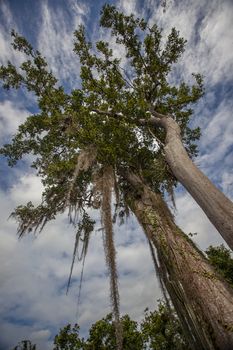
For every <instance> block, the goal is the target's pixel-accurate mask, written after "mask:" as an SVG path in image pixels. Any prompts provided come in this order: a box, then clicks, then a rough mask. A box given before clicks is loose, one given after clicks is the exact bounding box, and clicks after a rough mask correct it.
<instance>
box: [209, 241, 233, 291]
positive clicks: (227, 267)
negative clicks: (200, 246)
mask: <svg viewBox="0 0 233 350" xmlns="http://www.w3.org/2000/svg"><path fill="white" fill-rule="evenodd" d="M206 254H207V256H208V259H209V261H210V263H211V265H213V266H214V267H215V268H216V270H217V271H218V272H219V273H220V274H221V275H222V276H223V277H224V278H225V279H226V280H227V281H228V282H229V283H230V284H231V285H232V286H233V259H232V257H231V251H230V250H229V249H227V248H225V247H224V245H223V244H221V245H220V246H218V247H213V246H210V247H209V248H208V249H207V250H206Z"/></svg>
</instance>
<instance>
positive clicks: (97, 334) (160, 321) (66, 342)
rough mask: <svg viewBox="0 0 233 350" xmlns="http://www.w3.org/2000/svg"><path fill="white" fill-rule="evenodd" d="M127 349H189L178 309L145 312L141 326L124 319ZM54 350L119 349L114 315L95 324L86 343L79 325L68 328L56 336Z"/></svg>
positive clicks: (124, 341)
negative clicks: (178, 316) (176, 311)
mask: <svg viewBox="0 0 233 350" xmlns="http://www.w3.org/2000/svg"><path fill="white" fill-rule="evenodd" d="M121 325H122V329H123V349H124V350H143V349H150V350H165V349H166V350H169V349H171V350H188V349H189V348H188V345H187V343H186V342H185V340H184V337H183V334H182V331H181V328H180V324H179V321H178V319H177V316H176V314H175V312H174V310H172V309H171V310H170V309H169V308H168V307H167V306H166V305H165V304H164V302H160V303H159V305H158V310H155V311H153V312H148V310H146V311H145V316H144V319H143V320H142V322H141V324H140V325H139V324H138V323H137V322H135V321H133V320H131V318H130V317H129V316H128V315H125V316H123V317H122V318H121ZM54 344H55V345H56V346H55V347H54V350H60V349H61V350H73V349H74V350H76V349H82V350H97V349H98V350H115V349H116V337H115V327H114V321H113V319H112V315H111V314H109V315H107V316H106V317H104V318H103V319H101V320H99V321H97V322H96V323H94V324H93V325H92V326H91V328H90V330H89V336H88V337H87V339H86V340H84V339H80V337H79V326H78V325H75V326H74V327H73V328H72V327H71V325H68V326H66V327H64V328H63V329H61V330H60V333H59V334H58V335H57V336H56V337H55V340H54Z"/></svg>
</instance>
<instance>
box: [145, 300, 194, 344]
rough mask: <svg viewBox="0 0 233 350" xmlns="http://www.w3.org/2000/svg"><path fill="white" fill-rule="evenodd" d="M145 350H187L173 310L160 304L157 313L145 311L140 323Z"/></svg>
mask: <svg viewBox="0 0 233 350" xmlns="http://www.w3.org/2000/svg"><path fill="white" fill-rule="evenodd" d="M141 332H142V335H143V339H144V343H145V344H146V349H153V350H163V349H164V350H165V349H166V350H169V349H170V350H173V349H174V350H175V349H176V350H188V349H189V347H188V344H187V343H186V341H185V339H184V336H183V333H182V329H181V326H180V323H179V321H178V318H177V315H176V314H175V312H174V311H173V310H169V308H168V307H167V306H166V305H165V303H163V302H160V303H159V305H158V311H154V312H149V311H148V310H146V311H145V318H144V320H143V321H142V323H141Z"/></svg>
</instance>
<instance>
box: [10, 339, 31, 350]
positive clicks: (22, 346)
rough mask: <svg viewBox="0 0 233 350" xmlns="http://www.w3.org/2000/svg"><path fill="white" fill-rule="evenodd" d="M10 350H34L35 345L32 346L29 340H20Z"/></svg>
mask: <svg viewBox="0 0 233 350" xmlns="http://www.w3.org/2000/svg"><path fill="white" fill-rule="evenodd" d="M12 350H36V344H32V342H31V341H30V340H22V341H21V342H20V343H18V345H16V346H15V347H14V348H13V349H12Z"/></svg>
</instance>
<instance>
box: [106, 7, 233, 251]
mask: <svg viewBox="0 0 233 350" xmlns="http://www.w3.org/2000/svg"><path fill="white" fill-rule="evenodd" d="M101 24H102V25H103V26H104V27H106V28H111V29H112V34H113V35H114V36H115V37H116V41H117V42H118V43H122V44H124V46H125V49H126V57H128V58H129V59H130V63H131V67H132V68H133V70H134V73H135V77H134V78H133V79H132V85H133V88H134V90H136V91H137V92H136V95H137V94H138V98H139V99H140V98H143V99H144V106H143V107H144V108H145V107H146V108H147V109H148V110H149V111H150V112H151V115H150V117H148V118H146V119H144V120H141V124H143V125H151V126H152V127H153V133H154V134H155V137H156V139H157V140H159V141H160V146H161V145H162V146H163V147H162V148H163V151H164V154H163V155H164V159H165V161H166V162H167V164H168V165H169V167H170V171H171V172H172V174H173V175H174V177H175V178H176V179H177V180H178V181H179V182H180V183H181V184H182V185H183V186H184V187H185V188H186V189H187V191H188V192H189V193H190V194H191V196H192V197H193V198H194V199H195V200H196V202H197V203H198V204H199V206H200V207H201V208H202V209H203V211H204V213H205V214H206V215H207V217H208V218H209V219H210V221H211V222H212V224H213V225H214V226H215V227H216V229H217V230H218V231H219V233H220V234H221V235H222V237H223V239H224V240H225V241H226V242H227V244H228V245H229V247H230V248H231V249H233V203H232V202H231V201H230V200H229V199H228V198H227V197H226V196H225V195H224V194H223V193H222V192H221V191H220V190H219V189H218V188H216V186H215V185H214V184H213V183H212V182H211V181H210V180H209V179H208V178H207V177H206V176H205V175H204V174H203V173H202V172H201V171H200V169H198V168H197V167H196V165H195V164H194V163H193V162H192V160H191V159H190V155H193V154H195V150H194V149H193V145H190V143H191V141H194V140H195V139H197V138H198V137H199V132H200V130H199V129H198V128H197V129H195V130H192V131H191V130H190V129H189V128H188V127H187V124H188V121H189V118H190V116H191V114H192V110H190V109H188V108H187V106H188V105H190V103H193V102H196V101H197V100H198V99H199V98H200V97H201V95H202V93H203V89H202V79H201V77H200V76H199V75H196V76H195V78H196V81H197V86H193V87H192V89H190V87H188V86H187V85H186V84H185V83H184V82H182V83H181V84H180V86H179V88H177V87H175V86H171V85H169V84H168V80H167V76H168V73H169V72H170V70H171V66H172V64H173V63H175V62H176V61H177V60H178V58H179V57H180V54H181V53H182V52H183V50H184V45H185V41H184V40H183V39H182V38H179V35H178V32H177V31H176V30H175V29H174V28H173V30H172V32H171V34H170V35H169V37H168V41H167V43H166V45H165V47H164V48H162V45H161V41H160V40H161V30H159V28H158V27H157V26H153V27H152V28H148V26H147V24H146V23H145V22H143V21H141V22H140V21H138V22H137V20H135V19H134V18H133V17H132V16H124V15H123V14H122V13H119V12H117V11H116V9H115V8H114V7H113V6H109V5H106V6H105V8H104V10H103V13H102V18H101ZM139 28H140V29H141V30H142V32H143V31H145V30H148V32H149V33H148V34H147V35H146V36H144V42H143V45H142V42H141V36H140V35H138V34H137V33H138V29H139ZM141 35H143V34H141ZM140 107H141V106H140ZM144 108H141V109H142V110H141V111H140V112H142V113H141V115H143V112H144V113H145V110H143V109H144ZM130 112H132V111H130ZM140 112H139V113H138V114H140ZM137 124H140V120H139V121H138V123H137ZM161 129H162V130H163V132H161ZM147 132H148V129H147ZM193 151H194V152H193Z"/></svg>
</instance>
